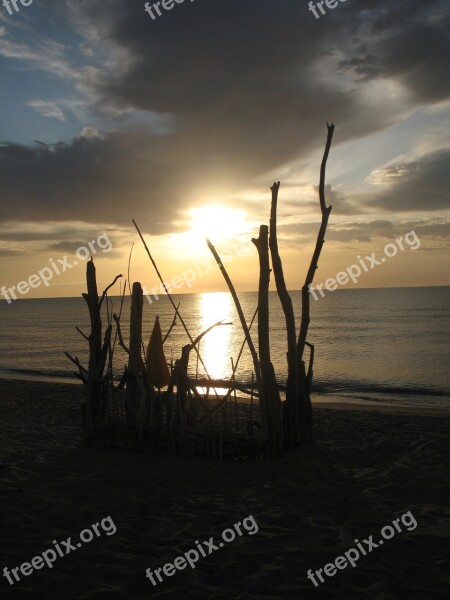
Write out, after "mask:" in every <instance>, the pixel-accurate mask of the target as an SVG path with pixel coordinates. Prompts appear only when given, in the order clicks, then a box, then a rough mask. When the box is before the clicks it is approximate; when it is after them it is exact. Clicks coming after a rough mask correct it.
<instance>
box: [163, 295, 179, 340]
mask: <svg viewBox="0 0 450 600" xmlns="http://www.w3.org/2000/svg"><path fill="white" fill-rule="evenodd" d="M179 308H180V302H178V306H177V310H176V311H175V315H174V317H173V321H172V324H171V325H170V327H169V331H168V332H167V333H166V335H165V336H164V338H163V341H162V343H163V345H164V342H165V341H166V340H167V338H168V337H169V335H170V334H171V332H172V329H173V328H174V327H175V323H176V322H177V315H178V309H179Z"/></svg>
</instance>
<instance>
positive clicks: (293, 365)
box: [269, 181, 300, 446]
mask: <svg viewBox="0 0 450 600" xmlns="http://www.w3.org/2000/svg"><path fill="white" fill-rule="evenodd" d="M270 189H271V190H272V203H271V208H270V237H269V247H270V255H271V257H272V267H273V273H274V276H275V283H276V286H277V292H278V297H279V299H280V302H281V306H282V307H283V312H284V319H285V322H286V334H287V347H288V350H287V363H288V378H287V385H286V388H287V390H286V407H287V409H288V419H287V426H288V432H287V434H288V436H287V437H288V439H287V440H286V442H287V444H286V445H287V446H292V445H294V444H295V443H298V442H299V441H300V428H299V420H298V367H299V360H298V351H297V339H296V332H295V315H294V307H293V305H292V299H291V297H290V295H289V292H288V290H287V287H286V282H285V279H284V273H283V264H282V262H281V257H280V253H279V250H278V238H277V205H278V190H279V189H280V182H279V181H276V182H275V183H274V184H273V186H272V187H271V188H270Z"/></svg>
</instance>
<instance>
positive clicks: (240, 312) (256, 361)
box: [206, 239, 266, 433]
mask: <svg viewBox="0 0 450 600" xmlns="http://www.w3.org/2000/svg"><path fill="white" fill-rule="evenodd" d="M206 243H207V244H208V248H209V249H210V250H211V253H212V255H213V256H214V258H215V260H216V263H217V265H218V266H219V269H220V270H221V272H222V275H223V277H224V279H225V281H226V283H227V285H228V289H229V290H230V294H231V296H232V298H233V300H234V304H235V306H236V310H237V313H238V315H239V319H240V321H241V326H242V329H243V331H244V334H245V339H246V341H247V344H248V347H249V350H250V353H251V355H252V359H253V366H254V369H255V374H256V383H257V385H258V392H259V402H260V406H261V407H264V390H263V386H262V381H261V366H260V364H259V358H258V355H257V353H256V350H255V345H254V343H253V340H252V338H251V335H250V330H249V328H248V325H247V323H246V321H245V316H244V312H243V310H242V306H241V303H240V302H239V298H238V295H237V294H236V290H235V289H234V285H233V283H232V281H231V279H230V277H229V275H228V273H227V270H226V269H225V267H224V266H223V264H222V261H221V260H220V256H219V255H218V254H217V250H216V249H215V248H214V246H213V245H212V243H211V242H210V240H209V239H207V240H206ZM263 423H264V420H263ZM265 433H266V432H265Z"/></svg>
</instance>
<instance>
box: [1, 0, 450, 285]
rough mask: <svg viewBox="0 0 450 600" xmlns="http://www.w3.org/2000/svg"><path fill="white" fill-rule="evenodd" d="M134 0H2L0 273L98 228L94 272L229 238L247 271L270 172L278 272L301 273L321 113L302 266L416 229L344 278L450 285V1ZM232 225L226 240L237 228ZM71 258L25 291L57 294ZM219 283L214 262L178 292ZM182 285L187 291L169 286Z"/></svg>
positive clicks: (137, 270) (22, 272)
mask: <svg viewBox="0 0 450 600" xmlns="http://www.w3.org/2000/svg"><path fill="white" fill-rule="evenodd" d="M144 4H145V2H143V1H142V0H101V1H99V0H34V2H32V4H31V5H30V6H28V7H24V6H22V5H21V4H20V2H19V4H18V6H19V8H20V11H19V12H17V13H16V12H15V11H14V10H13V9H11V10H12V12H13V14H11V15H10V14H8V10H7V9H6V7H4V6H1V5H0V197H1V202H0V260H1V269H0V284H1V285H5V286H6V287H9V286H11V285H16V284H17V283H18V282H19V281H21V280H27V279H28V278H29V276H30V275H31V274H33V273H36V272H37V271H38V270H40V269H42V268H44V267H47V266H48V265H49V261H50V259H53V260H54V261H57V260H58V259H63V258H64V257H65V256H66V255H67V257H68V258H67V260H69V261H72V262H73V261H74V257H75V254H74V252H75V250H76V249H77V248H78V247H81V246H86V244H87V242H89V241H91V240H94V239H96V238H97V237H98V236H99V235H101V234H104V233H106V234H107V235H108V237H109V239H110V240H111V242H112V246H113V248H112V250H111V251H109V252H107V253H104V252H99V253H98V255H97V259H96V261H97V265H98V271H99V279H100V281H101V282H107V281H109V280H111V279H112V278H113V277H114V275H115V274H117V273H119V272H122V273H126V270H127V263H128V255H129V252H130V248H131V245H132V243H133V242H135V247H134V250H133V257H132V265H131V273H132V278H133V279H140V280H141V281H142V282H143V283H144V284H146V285H148V286H154V285H156V283H157V281H156V278H155V275H154V273H153V272H152V270H151V268H150V265H149V263H148V261H147V259H146V257H145V254H144V251H143V249H142V245H141V243H140V242H139V239H138V237H137V235H136V232H135V231H134V229H133V227H132V224H131V219H132V218H135V219H136V221H137V222H138V224H139V225H140V227H141V229H142V231H143V232H144V234H145V236H146V238H147V240H148V242H149V245H150V248H151V250H152V252H153V254H154V256H155V258H156V260H157V261H158V264H159V266H160V268H161V270H162V272H163V274H164V276H165V277H166V278H170V277H172V276H173V275H176V274H178V273H181V272H182V271H183V270H185V269H187V268H191V267H193V266H194V265H196V264H199V261H202V260H203V261H204V260H205V257H206V256H207V250H206V246H205V244H204V241H203V238H204V234H205V233H207V234H209V235H210V236H211V238H212V240H213V242H215V243H216V244H217V246H218V247H219V248H220V249H221V250H223V251H226V250H227V249H229V248H230V247H236V244H237V243H241V244H242V247H245V252H242V253H241V255H240V256H236V257H235V258H234V260H233V261H232V262H231V261H230V263H229V267H228V268H229V271H230V273H231V275H232V277H233V279H234V281H235V283H236V285H237V287H238V288H239V289H241V290H248V289H256V286H257V264H256V257H255V256H254V255H251V253H250V252H247V248H246V245H247V241H248V240H249V239H250V238H251V237H252V236H254V235H256V234H257V230H258V226H259V224H260V223H265V222H267V220H268V213H269V208H270V206H269V200H270V190H269V187H270V185H271V184H272V182H273V181H274V180H276V179H277V180H278V179H279V180H281V182H282V184H281V189H280V200H279V202H280V204H279V225H280V228H279V241H280V249H281V251H282V254H283V256H284V261H285V267H286V275H287V282H288V285H289V287H290V288H291V289H298V288H299V287H300V285H301V283H302V281H303V279H304V276H305V272H306V269H307V266H308V261H309V258H310V254H311V250H312V248H313V244H314V241H315V235H316V232H317V226H318V221H319V218H320V213H319V204H318V199H317V184H318V174H319V166H320V160H321V155H322V152H323V146H324V142H325V138H326V122H327V121H333V122H334V123H335V124H336V132H335V137H334V141H333V147H332V151H331V155H330V159H329V163H328V173H327V183H328V187H327V190H328V200H329V202H330V203H331V204H332V205H333V210H332V213H331V219H330V226H329V231H328V235H327V243H326V244H325V247H324V250H323V255H322V259H321V262H320V268H319V271H318V272H317V277H316V279H317V281H324V280H325V279H326V278H327V277H331V276H334V275H335V274H336V273H337V272H339V271H341V270H343V269H345V268H346V267H347V266H349V265H351V264H352V263H353V262H355V260H356V256H357V255H362V256H364V255H365V254H371V253H372V252H376V253H377V255H378V254H382V253H383V248H384V246H385V245H386V244H388V243H391V242H395V239H396V238H398V237H399V236H402V235H404V234H406V233H407V232H409V231H411V230H414V231H415V232H416V234H417V236H418V237H419V238H420V241H421V246H420V248H419V249H418V250H415V251H412V250H411V249H410V248H409V247H407V248H406V249H405V250H404V251H403V252H400V251H399V253H398V255H397V256H396V257H395V258H392V259H389V260H388V261H386V263H384V264H383V265H382V266H379V267H377V268H376V269H374V270H373V271H372V272H369V273H367V274H365V277H364V281H363V278H361V281H360V283H359V285H360V286H361V287H378V286H397V285H398V286H414V285H448V284H449V283H450V281H449V275H448V274H449V269H448V248H449V244H448V235H449V232H450V224H449V214H450V211H449V208H450V203H449V189H450V137H449V124H450V80H449V77H448V65H449V64H450V34H449V32H450V8H449V5H448V0H442V1H441V0H427V1H426V2H425V1H424V0H396V1H395V2H392V0H347V1H346V2H342V1H341V2H339V4H338V6H337V7H336V8H335V9H333V10H330V9H327V13H326V14H325V15H322V16H321V17H320V18H319V19H316V18H315V16H314V15H313V13H312V12H310V11H309V10H308V2H307V1H306V0H195V2H190V1H189V0H185V2H184V3H180V4H175V5H174V7H173V8H172V9H171V10H170V11H165V10H163V11H162V15H161V16H160V17H158V18H157V19H155V20H152V19H151V17H150V15H149V14H147V13H146V12H145V11H144ZM237 240H239V242H237ZM83 278H84V267H83V265H82V264H79V265H78V266H76V267H73V268H71V269H70V270H67V272H65V273H62V274H61V275H60V276H59V277H55V279H54V280H53V281H52V283H51V285H50V286H49V287H48V288H46V287H43V286H41V287H40V288H39V289H34V290H32V291H31V292H30V293H29V294H28V295H27V297H42V296H74V295H79V294H80V292H81V291H82V288H83ZM216 289H223V285H222V281H221V278H220V277H219V274H217V273H211V272H210V273H208V274H206V275H205V276H204V277H199V278H198V280H197V281H196V282H195V283H194V285H193V287H192V288H191V291H205V290H216ZM181 291H189V290H188V289H183V290H181Z"/></svg>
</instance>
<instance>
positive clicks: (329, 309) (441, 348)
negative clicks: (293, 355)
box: [0, 287, 450, 408]
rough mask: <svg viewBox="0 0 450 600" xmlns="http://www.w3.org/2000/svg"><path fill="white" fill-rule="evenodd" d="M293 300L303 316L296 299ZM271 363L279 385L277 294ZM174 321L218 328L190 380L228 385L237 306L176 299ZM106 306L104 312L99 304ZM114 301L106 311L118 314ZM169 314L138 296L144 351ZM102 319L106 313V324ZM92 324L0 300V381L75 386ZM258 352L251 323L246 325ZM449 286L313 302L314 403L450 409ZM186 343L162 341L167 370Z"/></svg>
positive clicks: (238, 340) (74, 303) (242, 377)
mask: <svg viewBox="0 0 450 600" xmlns="http://www.w3.org/2000/svg"><path fill="white" fill-rule="evenodd" d="M291 296H292V299H293V303H294V309H295V313H296V317H297V330H298V327H299V323H300V315H301V298H300V292H299V291H292V292H291ZM239 298H240V301H241V304H242V307H243V310H244V313H245V315H246V319H247V322H248V323H249V322H250V321H251V319H252V317H253V315H254V311H255V308H256V306H257V301H258V295H257V293H255V292H246V293H241V294H239ZM269 298H270V330H271V357H272V362H273V365H274V368H275V372H276V376H277V381H278V382H279V384H280V386H282V385H283V384H284V383H285V380H286V373H287V368H286V333H285V324H284V315H283V311H282V308H281V305H280V302H279V300H278V296H277V294H276V292H270V294H269ZM173 300H174V302H175V303H176V304H178V303H180V308H179V310H180V314H181V315H182V317H183V320H184V322H185V324H186V326H187V329H188V330H189V332H190V334H191V336H192V338H195V337H197V336H198V335H199V334H200V333H201V332H202V331H204V330H205V329H207V328H208V327H210V326H211V325H213V324H215V323H218V322H219V321H221V322H222V324H221V325H218V326H216V327H214V328H213V329H212V330H211V331H210V332H209V333H208V334H207V335H205V336H204V337H203V339H202V341H201V343H200V354H201V357H202V360H203V363H204V366H203V365H202V364H201V363H200V361H198V360H197V359H196V355H195V353H192V355H191V361H190V374H191V375H192V376H198V377H203V376H204V375H205V369H206V371H207V373H208V374H209V376H210V377H212V378H214V379H229V378H230V377H231V374H232V360H233V361H234V364H236V361H237V358H238V356H239V354H240V350H241V347H242V345H243V342H244V335H243V332H242V329H241V326H240V322H239V318H238V316H237V313H236V310H235V307H234V304H233V301H232V299H231V297H230V295H229V294H228V292H213V293H202V294H178V295H174V296H173ZM105 308H106V306H105ZM120 309H121V301H120V298H117V297H114V298H112V299H111V302H110V304H109V305H108V310H109V312H110V314H112V313H119V311H120ZM173 315H174V310H173V307H172V305H171V303H170V301H169V299H168V297H167V296H162V297H160V299H159V300H158V301H156V300H154V301H153V302H152V304H150V303H149V302H148V301H147V300H146V299H145V298H144V315H143V340H144V344H145V345H146V344H147V342H148V339H149V337H150V334H151V331H152V328H153V326H154V323H155V317H156V316H159V318H160V324H161V329H162V333H163V336H164V335H165V334H166V333H167V331H168V329H169V327H170V324H171V322H172V319H173ZM129 316H130V300H129V298H128V297H127V298H125V299H124V302H123V306H122V312H121V323H122V330H123V336H124V339H125V343H126V342H127V340H128V330H129V328H128V325H129ZM107 318H108V315H107V314H106V311H104V314H103V321H104V322H106V320H107ZM88 326H89V316H88V310H87V306H86V304H85V302H84V300H83V299H82V298H81V297H80V298H51V299H21V300H18V301H16V302H13V303H12V304H7V302H6V301H1V302H0V377H15V378H22V379H23V378H27V379H29V378H32V379H38V380H47V381H66V382H75V381H77V380H76V379H75V377H74V375H73V369H74V367H73V365H72V364H71V363H70V362H69V360H68V359H67V358H66V356H65V355H64V352H65V351H67V352H69V353H70V354H71V355H72V356H77V357H78V358H79V360H80V362H81V363H82V364H84V365H86V366H87V358H88V352H87V342H86V340H85V339H84V338H83V337H82V336H81V334H80V333H79V332H78V331H77V330H76V329H75V327H79V328H80V329H81V331H83V332H84V333H85V334H88ZM251 331H252V334H253V335H252V337H253V339H254V341H255V345H256V346H257V321H256V320H255V322H254V324H253V327H252V330H251ZM449 332H450V287H422V288H412V287H411V288H383V289H349V290H336V291H334V292H333V293H326V295H325V297H324V298H320V299H318V300H317V301H314V300H313V299H311V325H310V330H309V336H308V341H309V342H310V343H312V344H314V347H315V361H314V383H313V400H316V399H317V400H327V399H332V400H336V399H337V400H338V401H340V402H349V403H351V402H353V403H354V402H361V401H363V402H364V401H368V402H377V403H389V404H401V405H407V406H428V407H447V408H450V375H449V365H450V341H449ZM188 342H189V338H188V336H187V334H186V332H185V330H184V328H183V326H182V325H181V324H180V322H179V321H178V322H177V323H176V325H175V327H174V328H173V330H172V332H171V334H170V336H169V337H168V339H167V340H166V342H165V345H164V350H165V354H166V359H167V361H168V362H170V361H171V360H172V361H174V360H176V358H178V357H179V356H180V352H181V348H182V346H183V345H185V344H186V343H188ZM126 360H127V358H126V355H125V353H124V352H123V350H122V349H121V348H120V347H119V346H118V344H116V350H115V361H114V362H115V373H116V375H117V376H120V373H121V372H122V370H123V365H124V364H125V363H126ZM252 372H253V367H252V360H251V356H250V353H249V351H248V348H247V347H246V346H245V345H244V350H243V351H242V354H241V357H240V359H239V362H238V365H237V369H236V379H237V380H238V381H239V382H242V383H245V384H248V383H250V382H251V379H252Z"/></svg>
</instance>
